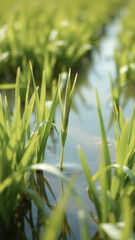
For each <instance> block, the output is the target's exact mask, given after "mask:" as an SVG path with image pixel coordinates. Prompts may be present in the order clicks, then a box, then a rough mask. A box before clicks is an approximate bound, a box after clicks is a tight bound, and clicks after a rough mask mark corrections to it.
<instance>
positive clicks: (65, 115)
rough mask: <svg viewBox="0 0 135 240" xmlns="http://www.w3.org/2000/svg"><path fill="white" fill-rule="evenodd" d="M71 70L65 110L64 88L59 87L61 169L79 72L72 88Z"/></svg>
mask: <svg viewBox="0 0 135 240" xmlns="http://www.w3.org/2000/svg"><path fill="white" fill-rule="evenodd" d="M70 78H71V70H69V74H68V79H67V84H66V92H65V106H64V111H63V105H62V99H61V94H62V90H61V89H60V88H59V102H60V108H61V159H60V169H63V154H64V147H65V142H66V138H67V131H68V120H69V113H70V108H71V104H72V98H73V94H74V90H75V84H76V80H77V74H76V76H75V79H74V82H73V86H72V88H71V79H70Z"/></svg>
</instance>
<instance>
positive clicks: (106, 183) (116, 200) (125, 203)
mask: <svg viewBox="0 0 135 240" xmlns="http://www.w3.org/2000/svg"><path fill="white" fill-rule="evenodd" d="M96 99H97V109H98V115H99V122H100V129H101V138H102V149H101V155H100V166H99V171H98V172H97V173H96V174H95V175H94V176H93V177H92V175H91V173H90V171H89V168H88V165H87V162H86V159H85V157H84V155H83V153H82V150H81V148H80V147H79V155H80V159H81V162H82V166H83V170H84V173H85V176H86V179H87V182H88V191H89V195H90V198H91V200H92V202H93V204H94V206H95V209H96V213H97V217H98V219H97V220H96V221H97V223H98V225H99V234H100V237H101V238H103V239H108V238H107V235H108V236H109V237H110V238H111V239H130V237H131V239H132V235H133V229H134V217H133V216H134V214H135V210H134V203H133V202H134V194H135V164H134V154H135V139H134V137H135V136H134V134H133V132H134V126H135V125H134V119H135V111H134V109H133V113H132V116H131V122H130V124H129V122H128V121H126V120H124V117H123V114H122V111H121V109H120V108H119V109H117V107H116V105H115V106H114V112H115V121H114V124H115V136H116V137H115V140H116V160H115V164H112V163H111V159H110V154H109V148H108V145H107V140H106V133H105V129H104V124H103V118H102V114H101V109H100V103H99V98H98V94H97V90H96ZM113 168H114V171H113V174H112V177H111V170H112V169H113ZM97 178H99V184H100V190H101V191H100V196H99V194H98V192H97V190H96V186H95V183H94V182H95V181H96V180H97ZM129 199H131V200H130V201H129ZM120 206H122V207H120ZM127 207H128V210H126V208H127ZM129 209H130V210H129ZM131 209H132V210H131ZM129 212H130V214H129ZM120 221H123V225H122V227H121V228H119V222H120Z"/></svg>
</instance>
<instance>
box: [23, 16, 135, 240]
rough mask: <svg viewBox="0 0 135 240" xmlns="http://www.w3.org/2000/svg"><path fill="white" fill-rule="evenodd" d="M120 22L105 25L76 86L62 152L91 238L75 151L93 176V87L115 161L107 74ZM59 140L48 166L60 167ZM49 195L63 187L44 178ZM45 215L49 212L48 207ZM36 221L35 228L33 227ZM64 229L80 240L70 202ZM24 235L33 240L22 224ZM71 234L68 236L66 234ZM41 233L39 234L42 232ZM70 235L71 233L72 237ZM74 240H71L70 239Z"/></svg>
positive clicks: (51, 147) (50, 148) (54, 139)
mask: <svg viewBox="0 0 135 240" xmlns="http://www.w3.org/2000/svg"><path fill="white" fill-rule="evenodd" d="M120 28H121V26H120V21H119V19H117V18H116V19H115V20H114V21H113V23H111V24H108V25H107V26H106V28H105V35H104V36H103V38H102V40H101V42H100V45H99V47H98V48H95V49H93V51H92V56H91V58H92V64H90V67H89V69H88V70H87V71H86V72H85V74H84V81H83V77H81V78H82V79H81V85H80V80H79V81H78V83H77V87H76V91H75V95H74V99H73V106H74V107H73V108H72V110H71V112H70V119H69V129H68V137H67V142H66V146H65V152H64V166H66V168H65V170H64V173H65V174H66V175H67V176H70V175H71V173H72V172H74V170H76V169H80V174H79V177H78V179H77V182H76V185H75V188H76V190H77V192H78V193H79V195H80V196H81V198H82V200H83V202H84V205H85V207H86V210H87V212H88V218H89V224H90V235H91V237H93V236H94V235H95V234H96V232H97V226H96V224H95V223H94V222H93V220H92V219H91V218H90V216H89V212H90V211H92V212H93V214H94V208H93V205H92V203H91V201H90V199H89V197H88V194H87V184H86V181H85V177H84V174H83V171H82V170H81V169H82V168H81V163H80V160H79V155H78V151H77V145H80V146H81V148H82V150H83V152H84V154H85V156H86V159H87V162H88V165H89V168H90V169H91V172H92V174H94V173H95V172H96V171H97V169H98V164H99V154H100V146H101V138H100V128H99V120H98V115H97V108H96V99H95V93H94V86H95V85H96V86H97V89H98V93H99V98H100V103H101V108H102V114H103V118H104V123H105V128H106V130H107V137H108V143H109V148H110V153H111V159H112V161H113V159H115V140H114V129H113V126H111V127H109V125H110V121H111V115H112V100H111V89H110V81H109V74H108V73H109V72H110V73H111V75H112V78H113V79H115V78H116V77H117V72H116V66H115V61H114V50H115V47H116V46H117V44H118V33H119V31H120ZM132 106H133V100H132V99H131V100H129V101H128V103H127V105H126V107H125V109H124V113H125V114H126V116H128V115H129V116H130V115H131V110H132ZM55 118H56V123H55V124H56V127H57V129H58V131H59V132H60V109H59V107H58V108H57V111H56V117H55ZM60 151H61V146H60V136H57V134H56V133H55V132H54V133H53V136H51V137H49V140H48V143H47V150H46V155H45V162H47V163H50V164H52V165H54V166H58V165H59V160H60ZM45 176H46V179H47V180H48V182H49V184H50V186H51V188H52V191H53V193H54V195H55V197H56V198H57V197H58V196H59V195H60V193H61V192H62V189H63V186H62V185H61V182H60V180H59V179H56V178H55V177H54V176H50V175H49V174H46V175H45ZM46 193H47V196H48V199H49V203H50V204H51V205H53V204H54V205H55V200H54V197H53V196H52V194H51V193H50V191H49V190H48V188H47V189H46ZM47 209H48V212H50V208H49V207H47ZM32 211H33V215H35V216H36V215H37V212H36V211H37V210H36V208H35V207H34V205H33V210H32ZM36 224H37V222H36V218H35V220H34V225H36ZM65 227H66V229H67V233H66V237H67V238H65V239H77V240H79V239H80V232H79V223H78V217H77V206H76V204H75V202H74V200H73V199H72V198H71V199H70V202H69V204H68V207H67V210H66V215H65ZM25 228H26V232H27V233H28V239H32V233H30V230H29V226H28V224H27V223H26V224H25ZM68 231H69V233H70V234H71V235H70V234H69V233H68ZM41 232H42V231H41ZM72 232H73V233H72ZM73 236H74V237H73Z"/></svg>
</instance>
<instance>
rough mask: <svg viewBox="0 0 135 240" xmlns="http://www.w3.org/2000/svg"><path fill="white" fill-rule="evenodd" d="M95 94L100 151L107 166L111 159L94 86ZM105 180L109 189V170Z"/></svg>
mask: <svg viewBox="0 0 135 240" xmlns="http://www.w3.org/2000/svg"><path fill="white" fill-rule="evenodd" d="M95 94H96V100H97V110H98V117H99V122H100V131H101V138H102V149H103V150H102V151H103V154H104V161H105V165H106V166H108V165H110V164H111V159H110V153H109V148H108V144H107V139H106V133H105V128H104V123H103V118H102V113H101V108H100V102H99V97H98V92H97V89H96V88H95ZM107 182H108V189H110V186H111V170H110V171H108V172H107Z"/></svg>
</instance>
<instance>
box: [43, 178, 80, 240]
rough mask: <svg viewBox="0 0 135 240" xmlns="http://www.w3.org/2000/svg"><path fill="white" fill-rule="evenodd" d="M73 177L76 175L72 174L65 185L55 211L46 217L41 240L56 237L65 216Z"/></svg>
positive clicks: (53, 239) (54, 239)
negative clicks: (46, 220) (46, 223)
mask: <svg viewBox="0 0 135 240" xmlns="http://www.w3.org/2000/svg"><path fill="white" fill-rule="evenodd" d="M75 179H76V177H75V176H73V177H72V179H71V181H70V185H68V186H67V188H66V190H65V192H64V194H63V195H62V197H61V199H60V201H59V204H58V205H57V207H56V209H55V211H54V212H53V213H52V214H51V215H50V217H49V219H48V225H47V226H46V227H45V229H44V232H43V235H42V238H41V239H42V240H43V239H49V240H56V239H57V237H58V233H59V230H60V227H61V224H62V221H63V219H64V216H65V208H66V205H67V203H68V200H69V197H70V195H71V192H72V188H73V185H74V182H75Z"/></svg>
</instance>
